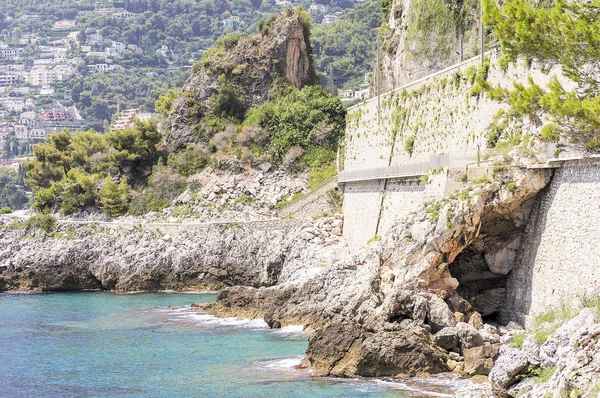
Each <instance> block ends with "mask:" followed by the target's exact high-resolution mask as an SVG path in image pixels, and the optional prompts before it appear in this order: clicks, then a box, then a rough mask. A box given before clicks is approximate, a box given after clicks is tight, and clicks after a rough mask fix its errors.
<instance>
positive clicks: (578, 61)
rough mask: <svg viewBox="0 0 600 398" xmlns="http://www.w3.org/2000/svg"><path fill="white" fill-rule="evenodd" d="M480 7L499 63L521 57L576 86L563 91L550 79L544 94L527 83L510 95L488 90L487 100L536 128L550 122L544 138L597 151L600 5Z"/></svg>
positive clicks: (519, 2) (518, 0)
mask: <svg viewBox="0 0 600 398" xmlns="http://www.w3.org/2000/svg"><path fill="white" fill-rule="evenodd" d="M484 6H485V23H486V24H487V25H488V26H491V27H492V28H493V29H494V34H495V36H496V37H497V38H498V39H499V40H500V43H501V45H502V51H503V54H504V57H505V58H504V63H506V62H513V61H517V60H518V59H519V58H523V59H525V60H526V61H528V62H531V61H538V62H539V63H540V64H541V65H542V67H543V68H545V69H547V70H549V69H550V68H551V67H553V66H557V65H558V66H560V67H561V68H562V72H563V74H564V75H565V76H567V77H568V78H570V79H571V80H572V81H573V82H574V83H575V84H576V87H575V88H573V89H567V88H565V87H564V86H563V85H562V84H561V83H560V81H559V79H557V78H556V77H554V78H553V79H552V81H551V83H550V84H549V85H548V87H547V89H544V88H542V87H540V86H539V85H538V84H537V83H536V82H534V81H533V80H530V82H529V85H515V87H514V90H502V89H499V88H498V89H495V90H492V91H491V94H492V96H494V97H497V98H499V99H504V100H505V101H506V102H507V103H509V104H510V105H511V112H508V113H506V115H508V116H509V117H512V118H513V119H514V117H521V116H527V117H528V118H529V120H531V121H532V122H534V123H540V124H541V123H542V120H544V118H543V116H544V115H546V116H548V118H550V123H548V124H547V125H546V126H544V128H543V129H542V133H543V134H542V136H543V137H544V138H545V139H547V140H558V139H559V138H560V137H563V138H565V139H567V140H568V141H569V142H570V143H573V144H578V145H581V146H582V147H584V148H585V149H587V150H589V151H595V152H597V151H600V73H599V72H598V71H599V70H600V35H598V32H600V19H598V15H599V13H600V1H598V0H595V1H590V2H569V3H567V2H566V1H564V0H557V1H556V2H555V4H554V5H553V6H551V7H548V6H547V5H545V4H542V6H535V5H534V4H532V3H530V2H529V1H527V0H509V1H506V2H505V4H504V5H503V6H502V7H500V6H498V5H497V4H496V2H495V0H485V3H484ZM550 132H551V133H550Z"/></svg>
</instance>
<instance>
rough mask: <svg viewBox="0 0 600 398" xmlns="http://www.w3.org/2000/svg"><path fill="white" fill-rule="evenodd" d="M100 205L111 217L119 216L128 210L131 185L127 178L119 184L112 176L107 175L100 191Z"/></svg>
mask: <svg viewBox="0 0 600 398" xmlns="http://www.w3.org/2000/svg"><path fill="white" fill-rule="evenodd" d="M99 196H100V207H101V208H102V211H103V212H104V214H106V215H107V216H109V217H118V216H120V215H123V214H124V213H125V211H127V207H128V197H129V185H127V182H126V181H125V179H123V180H121V183H120V184H117V183H116V182H115V181H114V180H113V179H112V178H111V177H106V178H105V179H104V183H103V185H102V188H101V189H100V192H99Z"/></svg>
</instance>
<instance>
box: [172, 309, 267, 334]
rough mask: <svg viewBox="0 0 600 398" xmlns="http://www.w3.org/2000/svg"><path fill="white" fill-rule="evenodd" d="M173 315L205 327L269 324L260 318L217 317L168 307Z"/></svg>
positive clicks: (254, 326) (240, 326) (176, 318)
mask: <svg viewBox="0 0 600 398" xmlns="http://www.w3.org/2000/svg"><path fill="white" fill-rule="evenodd" d="M169 312H170V313H172V314H173V315H175V317H174V318H173V320H175V321H178V322H184V323H191V324H194V325H197V326H205V327H223V326H225V327H239V328H246V329H268V328H269V326H268V325H267V324H266V322H265V321H264V320H262V319H240V318H217V317H216V316H214V315H210V314H202V313H197V312H195V311H192V310H190V309H189V308H178V309H170V310H169Z"/></svg>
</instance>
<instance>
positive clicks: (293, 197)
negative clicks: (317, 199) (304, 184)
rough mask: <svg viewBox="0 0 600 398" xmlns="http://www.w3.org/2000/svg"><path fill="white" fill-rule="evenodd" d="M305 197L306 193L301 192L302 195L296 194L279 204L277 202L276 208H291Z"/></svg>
mask: <svg viewBox="0 0 600 398" xmlns="http://www.w3.org/2000/svg"><path fill="white" fill-rule="evenodd" d="M304 195H306V194H305V193H304V192H300V193H296V194H294V195H292V197H291V198H286V199H282V200H280V201H279V202H277V205H275V208H277V209H283V208H284V207H286V206H289V205H291V204H292V203H294V202H295V201H297V200H299V199H300V198H302V197H303V196H304Z"/></svg>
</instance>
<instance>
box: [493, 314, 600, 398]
mask: <svg viewBox="0 0 600 398" xmlns="http://www.w3.org/2000/svg"><path fill="white" fill-rule="evenodd" d="M597 311H598V309H597V308H584V309H582V310H581V311H580V313H579V314H578V315H577V316H575V317H574V318H572V319H570V320H568V321H566V322H565V323H564V324H562V325H561V326H560V327H559V328H558V329H557V330H556V331H555V332H554V333H552V334H551V335H550V336H549V337H548V340H547V341H546V342H544V343H543V344H542V345H541V346H537V345H535V344H533V343H530V344H527V341H526V344H523V348H522V349H518V348H514V347H510V346H504V347H503V348H502V349H501V351H500V357H499V358H498V360H497V361H496V363H495V365H494V367H493V369H492V371H491V372H490V376H489V380H490V385H491V387H492V391H493V393H494V396H495V397H498V398H504V397H509V396H515V394H519V396H520V397H528V398H532V397H545V396H549V395H547V394H548V392H551V393H550V396H552V397H561V396H580V397H595V396H597V395H598V393H599V391H600V383H599V382H598V380H599V376H600V320H599V318H598V313H597ZM540 369H542V370H543V371H544V372H545V373H547V374H548V375H549V376H548V377H547V378H544V379H542V380H539V379H538V381H537V382H534V381H533V378H534V377H535V376H536V375H537V374H539V373H540Z"/></svg>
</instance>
